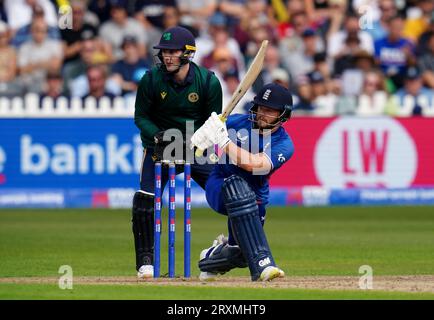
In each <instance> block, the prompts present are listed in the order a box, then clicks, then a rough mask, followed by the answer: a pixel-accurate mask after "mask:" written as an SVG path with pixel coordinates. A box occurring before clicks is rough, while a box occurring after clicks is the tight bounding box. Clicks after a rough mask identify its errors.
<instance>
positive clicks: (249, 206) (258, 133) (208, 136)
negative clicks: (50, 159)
mask: <svg viewBox="0 0 434 320" xmlns="http://www.w3.org/2000/svg"><path fill="white" fill-rule="evenodd" d="M291 111H292V97H291V94H290V92H289V91H288V90H287V89H286V88H284V87H282V86H280V85H277V84H268V85H266V86H264V87H263V88H262V89H261V90H260V92H259V93H258V95H257V96H256V97H255V98H254V100H253V106H252V108H251V109H250V113H249V115H239V114H237V115H231V116H229V117H228V119H227V122H226V123H225V122H223V121H222V120H220V117H219V116H218V115H217V114H216V113H214V112H213V114H212V115H211V117H210V118H209V119H208V120H207V121H206V122H205V124H204V125H203V126H202V127H201V128H200V129H199V130H198V131H196V132H195V134H194V135H193V137H192V138H191V143H192V146H196V147H198V148H199V149H203V150H205V149H207V148H209V146H212V145H213V144H218V146H219V148H220V149H221V150H223V151H224V155H225V158H224V157H223V158H221V159H220V162H219V164H217V165H216V166H215V167H214V169H213V171H212V172H211V174H210V176H209V178H208V181H207V183H206V198H207V201H208V204H209V205H210V206H211V208H212V209H214V210H215V211H217V212H218V213H221V214H224V215H227V216H228V233H229V236H228V238H224V237H223V236H219V237H218V238H217V239H216V240H215V241H214V243H213V245H212V246H211V247H210V248H208V249H205V250H203V251H202V252H201V254H200V261H199V269H200V270H201V275H200V278H201V279H203V280H206V279H211V278H214V277H216V276H217V275H218V274H223V273H226V272H228V271H229V270H231V269H233V268H236V267H240V268H243V267H246V266H248V267H249V269H250V274H251V279H252V281H257V280H261V281H267V280H272V279H274V278H276V277H283V276H284V272H283V271H282V270H281V269H279V268H278V267H277V266H276V263H275V261H274V258H273V256H272V254H271V250H270V247H269V246H268V243H267V239H266V236H265V233H264V229H263V225H264V221H265V214H266V205H267V204H268V195H269V179H270V176H271V175H272V174H273V173H274V172H275V171H276V170H278V169H279V168H280V167H281V166H282V165H283V164H284V163H285V162H286V161H288V160H289V159H290V158H291V156H292V154H293V152H294V145H293V143H292V141H291V138H290V137H289V135H288V134H287V133H286V131H285V129H284V128H283V127H282V123H284V122H285V121H287V120H288V119H289V118H290V116H291ZM228 129H229V133H228Z"/></svg>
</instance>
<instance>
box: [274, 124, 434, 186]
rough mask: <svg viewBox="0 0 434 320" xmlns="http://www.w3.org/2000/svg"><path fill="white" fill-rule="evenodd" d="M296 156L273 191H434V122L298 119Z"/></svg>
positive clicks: (292, 128) (293, 128) (291, 127)
mask: <svg viewBox="0 0 434 320" xmlns="http://www.w3.org/2000/svg"><path fill="white" fill-rule="evenodd" d="M285 129H286V130H287V132H288V133H289V135H290V136H291V138H292V140H293V142H294V145H295V152H294V155H293V157H292V158H291V159H290V160H289V161H288V163H286V164H285V165H284V166H283V167H282V168H281V169H279V171H278V172H276V173H275V174H274V175H273V177H272V179H271V185H272V186H276V187H277V186H282V187H283V186H285V187H288V186H289V187H298V186H323V187H330V188H351V187H385V188H408V187H415V186H434V142H433V136H434V119H431V118H390V117H378V118H377V117H376V118H360V117H339V118H307V117H297V118H293V119H291V120H290V121H288V122H287V123H286V124H285Z"/></svg>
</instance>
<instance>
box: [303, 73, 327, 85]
mask: <svg viewBox="0 0 434 320" xmlns="http://www.w3.org/2000/svg"><path fill="white" fill-rule="evenodd" d="M307 77H308V78H309V81H310V83H321V82H324V80H325V79H324V77H323V75H322V74H321V72H319V71H312V72H310V73H308V74H307Z"/></svg>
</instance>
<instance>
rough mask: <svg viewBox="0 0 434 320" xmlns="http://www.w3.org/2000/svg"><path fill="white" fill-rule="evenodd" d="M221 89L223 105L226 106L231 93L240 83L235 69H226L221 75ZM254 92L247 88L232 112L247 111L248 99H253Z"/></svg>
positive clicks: (248, 106)
mask: <svg viewBox="0 0 434 320" xmlns="http://www.w3.org/2000/svg"><path fill="white" fill-rule="evenodd" d="M223 80H224V81H223V82H221V83H222V89H223V106H226V105H227V104H228V103H229V101H230V100H231V98H232V95H233V93H234V92H235V90H236V89H237V87H238V85H239V84H240V78H239V75H238V72H237V71H236V70H235V69H231V70H228V71H227V72H226V73H225V74H224V75H223ZM254 96H255V94H254V92H253V91H252V90H251V89H249V90H247V92H246V93H245V95H244V96H243V97H242V98H241V100H240V102H238V104H237V105H236V107H235V109H234V110H233V111H232V113H247V112H248V109H249V108H250V101H252V100H253V98H254Z"/></svg>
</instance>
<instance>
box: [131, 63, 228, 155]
mask: <svg viewBox="0 0 434 320" xmlns="http://www.w3.org/2000/svg"><path fill="white" fill-rule="evenodd" d="M209 72H210V71H208V70H207V69H205V68H203V67H200V66H198V65H196V64H195V63H190V70H189V72H188V75H187V79H186V82H185V84H184V85H181V86H179V87H178V88H175V86H176V85H175V84H174V82H173V81H172V80H170V79H169V76H168V75H166V74H164V73H163V72H162V71H161V70H160V69H159V68H158V67H154V68H152V69H151V70H150V71H149V72H147V73H146V74H145V75H144V76H143V78H142V79H141V80H140V83H139V87H138V89H137V96H136V103H135V113H134V123H135V124H136V126H137V127H138V128H139V129H140V136H141V139H142V144H143V147H145V148H147V147H153V146H154V135H155V134H156V133H157V132H159V131H162V130H167V129H171V128H176V129H179V130H180V131H181V132H182V133H183V134H184V135H185V132H186V121H194V130H195V131H196V130H197V129H198V128H199V127H200V126H202V124H203V123H204V122H205V121H206V120H207V119H208V117H209V116H210V115H211V113H212V112H213V111H215V112H216V113H217V114H220V113H221V110H222V95H223V94H222V88H221V85H220V82H219V80H218V79H217V77H216V76H215V75H214V73H211V74H210V76H209V75H208V73H209ZM207 78H208V81H207ZM207 82H208V85H206V84H207ZM206 87H207V88H206Z"/></svg>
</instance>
